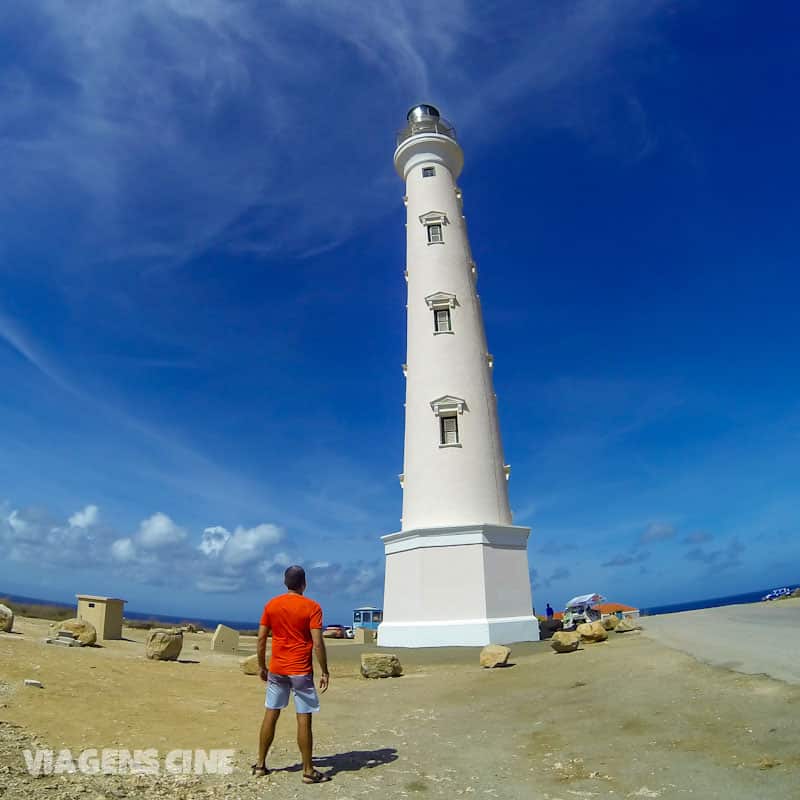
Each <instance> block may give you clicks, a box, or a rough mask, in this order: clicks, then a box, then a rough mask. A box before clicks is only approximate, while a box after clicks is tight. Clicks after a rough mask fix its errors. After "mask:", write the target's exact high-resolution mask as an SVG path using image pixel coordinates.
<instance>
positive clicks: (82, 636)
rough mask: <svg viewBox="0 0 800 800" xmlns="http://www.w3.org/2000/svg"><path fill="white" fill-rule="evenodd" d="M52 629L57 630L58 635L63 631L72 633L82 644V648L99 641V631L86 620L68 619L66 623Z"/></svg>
mask: <svg viewBox="0 0 800 800" xmlns="http://www.w3.org/2000/svg"><path fill="white" fill-rule="evenodd" d="M51 627H54V628H56V629H57V631H56V633H57V634H58V633H60V632H61V631H67V633H71V634H72V635H73V637H74V638H76V639H77V640H78V641H79V642H80V643H81V647H86V646H87V645H90V644H94V643H95V642H96V641H97V631H96V630H95V628H94V625H92V623H91V622H87V621H86V620H85V619H66V620H64V622H58V623H56V624H55V625H53V626H51Z"/></svg>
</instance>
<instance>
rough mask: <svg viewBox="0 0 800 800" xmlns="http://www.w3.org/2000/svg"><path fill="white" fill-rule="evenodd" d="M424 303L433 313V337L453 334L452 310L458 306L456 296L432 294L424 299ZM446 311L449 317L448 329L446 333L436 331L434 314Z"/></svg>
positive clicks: (443, 293) (439, 293) (448, 293)
mask: <svg viewBox="0 0 800 800" xmlns="http://www.w3.org/2000/svg"><path fill="white" fill-rule="evenodd" d="M425 303H426V304H427V306H428V308H429V309H430V310H431V311H433V335H434V336H438V335H440V334H453V333H454V331H453V314H452V309H454V308H455V307H456V306H457V305H458V300H457V299H456V296H455V295H454V294H452V293H451V292H434V293H433V294H429V295H428V296H427V297H426V298H425ZM445 310H446V311H448V312H450V313H449V314H448V316H449V317H450V329H449V330H446V331H440V330H438V329H437V324H436V312H437V311H445Z"/></svg>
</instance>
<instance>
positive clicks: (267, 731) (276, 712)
mask: <svg viewBox="0 0 800 800" xmlns="http://www.w3.org/2000/svg"><path fill="white" fill-rule="evenodd" d="M280 715H281V710H280V709H279V708H267V709H266V710H265V711H264V719H263V720H262V721H261V731H260V733H259V736H258V761H257V762H256V766H257V767H266V761H267V753H268V752H269V748H270V747H271V746H272V740H273V739H274V738H275V726H276V725H277V723H278V717H279V716H280Z"/></svg>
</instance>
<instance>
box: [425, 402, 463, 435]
mask: <svg viewBox="0 0 800 800" xmlns="http://www.w3.org/2000/svg"><path fill="white" fill-rule="evenodd" d="M466 406H467V404H466V402H465V401H464V399H463V398H461V397H453V396H452V395H449V394H446V395H444V396H443V397H437V398H436V399H435V400H431V409H432V410H433V413H434V414H435V415H436V417H437V418H438V419H437V421H438V423H439V425H438V427H439V447H461V426H460V425H459V424H458V421H456V439H457V441H455V442H449V443H447V442H444V441H443V438H444V434H443V431H444V427H443V424H444V423H443V422H442V418H447V417H456V420H457V418H458V417H459V416H460V415H461V414H463V413H464V409H465V408H466Z"/></svg>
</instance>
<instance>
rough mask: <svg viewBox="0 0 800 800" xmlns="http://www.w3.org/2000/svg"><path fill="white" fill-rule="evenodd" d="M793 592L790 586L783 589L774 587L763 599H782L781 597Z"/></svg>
mask: <svg viewBox="0 0 800 800" xmlns="http://www.w3.org/2000/svg"><path fill="white" fill-rule="evenodd" d="M791 593H792V590H791V589H790V588H789V587H788V586H784V587H783V588H782V589H773V590H772V591H771V592H768V593H767V594H765V595H764V596H763V597H762V598H761V599H762V600H780V599H781V597H788V596H789V595H790V594H791Z"/></svg>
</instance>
